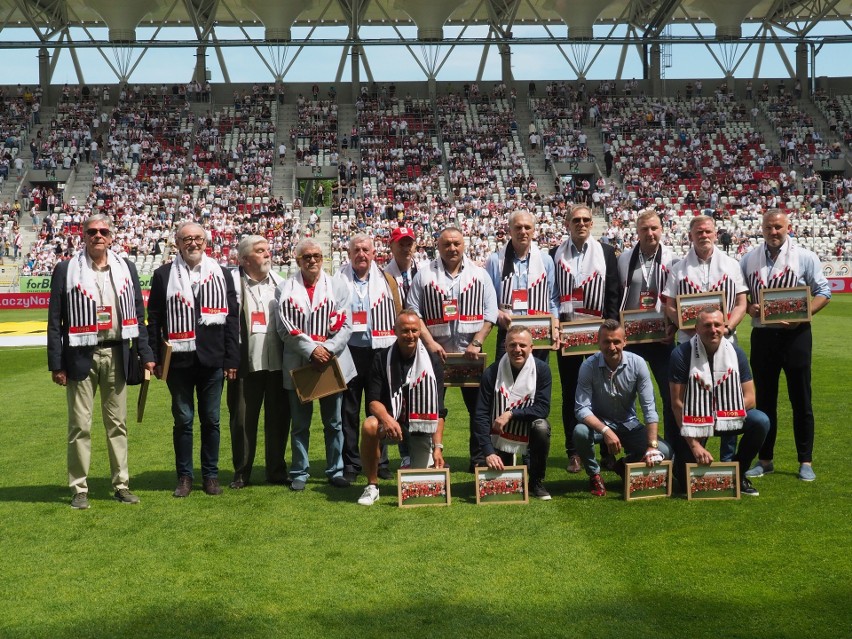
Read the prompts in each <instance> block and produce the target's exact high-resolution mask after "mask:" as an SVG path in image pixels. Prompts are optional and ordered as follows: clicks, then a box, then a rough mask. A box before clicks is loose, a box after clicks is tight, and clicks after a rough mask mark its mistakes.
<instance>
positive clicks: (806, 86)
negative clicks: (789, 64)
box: [796, 42, 811, 98]
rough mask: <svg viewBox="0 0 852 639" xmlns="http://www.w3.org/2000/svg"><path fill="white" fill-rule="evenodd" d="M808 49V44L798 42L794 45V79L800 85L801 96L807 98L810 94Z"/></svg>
mask: <svg viewBox="0 0 852 639" xmlns="http://www.w3.org/2000/svg"><path fill="white" fill-rule="evenodd" d="M809 57H810V51H808V45H807V44H806V43H804V42H800V43H799V44H797V45H796V79H797V80H798V81H799V83H800V84H801V85H802V97H803V98H808V97H810V95H811V78H810V72H809V69H808V67H809V64H808V58H809Z"/></svg>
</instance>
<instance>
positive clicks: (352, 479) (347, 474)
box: [343, 470, 358, 484]
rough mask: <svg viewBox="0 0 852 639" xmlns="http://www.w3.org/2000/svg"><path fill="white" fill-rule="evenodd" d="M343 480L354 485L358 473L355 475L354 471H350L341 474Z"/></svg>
mask: <svg viewBox="0 0 852 639" xmlns="http://www.w3.org/2000/svg"><path fill="white" fill-rule="evenodd" d="M343 479H345V480H346V481H348V482H349V483H350V484H354V483H355V480H357V479H358V473H356V472H355V471H352V470H350V471H349V472H345V473H343Z"/></svg>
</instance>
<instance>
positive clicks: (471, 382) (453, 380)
mask: <svg viewBox="0 0 852 639" xmlns="http://www.w3.org/2000/svg"><path fill="white" fill-rule="evenodd" d="M485 359H486V354H485V353H479V354H478V355H477V356H476V359H468V358H467V357H465V356H464V354H463V353H447V359H446V361H445V362H444V386H445V387H448V386H479V380H480V379H482V374H483V373H484V372H485Z"/></svg>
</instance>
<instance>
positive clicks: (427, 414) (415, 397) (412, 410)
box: [385, 340, 438, 433]
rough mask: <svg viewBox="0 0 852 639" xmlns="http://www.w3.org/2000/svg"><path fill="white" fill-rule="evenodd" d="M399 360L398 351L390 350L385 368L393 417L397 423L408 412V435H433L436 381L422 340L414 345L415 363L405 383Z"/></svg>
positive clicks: (436, 411)
mask: <svg viewBox="0 0 852 639" xmlns="http://www.w3.org/2000/svg"><path fill="white" fill-rule="evenodd" d="M399 360H400V352H399V348H395V347H391V348H389V349H388V355H387V360H386V362H385V366H386V367H387V375H388V382H389V383H390V390H391V413H392V414H393V418H394V419H395V420H397V421H399V418H400V417H401V416H402V413H403V410H405V411H407V413H408V415H407V418H408V431H409V432H411V433H434V432H436V431H437V430H438V382H437V380H436V379H435V371H434V369H433V368H432V359H431V358H430V357H429V351H427V350H426V346H424V344H423V341H422V340H419V341H418V342H417V350H416V351H415V353H414V363H413V364H412V365H411V368H409V369H408V374H407V375H406V377H405V379H404V380H403V379H402V375H401V371H402V366H401V365H400V361H399ZM394 389H396V390H394ZM406 391H407V393H406Z"/></svg>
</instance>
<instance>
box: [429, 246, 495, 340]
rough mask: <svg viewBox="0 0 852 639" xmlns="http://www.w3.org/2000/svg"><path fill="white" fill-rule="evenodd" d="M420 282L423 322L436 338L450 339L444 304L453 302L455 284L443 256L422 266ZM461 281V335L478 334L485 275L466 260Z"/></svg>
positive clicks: (481, 314)
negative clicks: (445, 266)
mask: <svg viewBox="0 0 852 639" xmlns="http://www.w3.org/2000/svg"><path fill="white" fill-rule="evenodd" d="M420 280H421V282H422V284H423V301H422V307H421V309H420V312H421V315H422V316H423V321H424V322H425V323H426V327H427V328H428V329H429V332H430V333H431V334H432V335H433V336H435V337H447V336H449V334H450V323H449V322H447V321H445V320H444V308H443V304H442V302H444V301H445V300H447V301H449V300H451V299H452V286H451V285H452V282H451V280H450V278H449V277H448V276H447V273H446V269H444V264H443V262H442V261H441V258H440V257H438V258H435V259H434V260H432V261H431V262H429V263H428V264H427V263H424V264H423V268H422V270H421V271H420ZM459 280H460V281H459V288H458V290H459V299H458V305H459V332H460V333H477V332H479V330H480V329H481V328H482V324H483V321H484V319H485V286H486V282H485V275H484V273H483V272H482V269H480V268H479V267H477V266H476V265H475V264H474V263H473V262H471V261H470V259H468V258H467V257H465V258H464V262H462V270H461V274H460V275H459ZM489 286H490V284H489Z"/></svg>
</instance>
